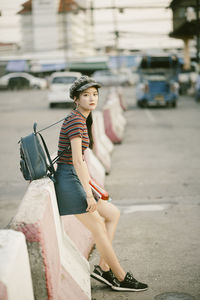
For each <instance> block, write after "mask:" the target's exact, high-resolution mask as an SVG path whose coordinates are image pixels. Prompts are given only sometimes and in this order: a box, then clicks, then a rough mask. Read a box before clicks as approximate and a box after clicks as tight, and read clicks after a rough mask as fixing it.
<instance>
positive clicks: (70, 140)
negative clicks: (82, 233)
mask: <svg viewBox="0 0 200 300" xmlns="http://www.w3.org/2000/svg"><path fill="white" fill-rule="evenodd" d="M99 87H100V85H99V84H98V83H97V82H95V81H94V80H93V79H92V78H89V77H87V76H82V77H80V78H79V79H77V80H76V81H75V82H74V83H73V84H72V86H71V88H70V97H71V98H72V99H73V100H74V102H75V104H76V109H75V110H73V111H72V112H71V114H70V115H68V116H67V117H66V119H65V120H64V122H63V125H62V127H61V131H60V137H59V145H58V154H60V153H61V152H62V151H63V150H64V149H67V150H66V152H65V153H64V154H63V155H62V156H61V157H60V158H59V160H58V167H57V170H56V176H55V179H56V183H55V189H56V195H57V201H58V208H59V212H60V215H61V216H62V215H75V217H76V218H77V219H78V220H79V221H80V222H81V223H83V224H84V225H85V226H86V227H87V228H88V229H89V230H90V231H91V232H92V234H93V237H94V240H95V243H96V247H97V249H98V251H99V253H100V262H99V265H98V266H95V268H94V271H93V272H92V274H91V276H92V277H93V278H95V279H96V280H98V281H100V282H102V283H105V284H107V285H109V286H111V288H112V289H113V290H116V291H143V290H146V289H147V288H148V286H147V284H144V283H141V282H138V281H137V280H136V279H135V278H134V277H133V276H132V274H131V273H129V272H127V273H126V272H125V271H124V269H123V268H122V267H121V265H120V263H119V261H118V259H117V256H116V254H115V252H114V250H113V247H112V240H113V237H114V234H115V230H116V226H117V223H118V220H119V216H120V212H119V210H118V208H117V207H115V206H114V205H113V204H111V203H109V202H107V201H104V200H101V199H99V200H98V201H96V200H95V199H94V196H93V193H92V190H91V187H90V184H89V180H90V177H89V173H88V169H87V165H86V163H85V161H84V158H83V154H84V150H85V149H87V148H88V147H89V146H91V144H92V135H91V125H92V117H91V112H92V111H93V110H94V109H95V108H96V106H97V103H98V88H99ZM88 134H89V136H90V140H89V136H88Z"/></svg>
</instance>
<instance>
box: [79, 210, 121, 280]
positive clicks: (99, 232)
mask: <svg viewBox="0 0 200 300" xmlns="http://www.w3.org/2000/svg"><path fill="white" fill-rule="evenodd" d="M75 217H76V218H77V219H78V220H79V221H80V222H81V223H82V224H84V225H85V226H86V227H87V228H88V229H89V230H90V231H91V232H92V234H93V237H94V240H95V243H96V247H97V249H98V251H99V253H100V255H101V257H102V258H103V259H104V260H105V261H106V262H107V264H108V265H109V266H110V268H111V269H112V271H113V273H114V274H115V276H116V277H117V279H118V280H120V281H122V280H123V279H124V277H125V271H124V270H123V268H122V267H121V265H120V263H119V261H118V259H117V256H116V254H115V252H114V250H113V247H112V244H111V241H110V239H109V237H108V233H107V230H106V227H105V223H104V222H103V220H102V217H101V216H100V215H99V213H98V212H97V211H95V212H93V213H84V214H79V215H75Z"/></svg>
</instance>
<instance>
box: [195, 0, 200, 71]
mask: <svg viewBox="0 0 200 300" xmlns="http://www.w3.org/2000/svg"><path fill="white" fill-rule="evenodd" d="M199 2H200V1H199V0H196V19H197V26H196V30H197V35H196V39H197V41H196V43H197V45H196V59H197V63H198V68H199V67H200V66H199V63H200V59H199V58H200V57H199V51H200V26H199V10H200V3H199ZM199 71H200V70H199Z"/></svg>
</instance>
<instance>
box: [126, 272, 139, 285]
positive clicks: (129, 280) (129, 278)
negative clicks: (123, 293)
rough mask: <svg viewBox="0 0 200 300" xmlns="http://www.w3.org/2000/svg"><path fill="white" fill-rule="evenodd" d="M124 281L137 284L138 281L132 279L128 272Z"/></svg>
mask: <svg viewBox="0 0 200 300" xmlns="http://www.w3.org/2000/svg"><path fill="white" fill-rule="evenodd" d="M126 281H127V282H130V283H131V282H134V283H138V281H137V280H136V279H135V278H134V277H133V274H132V273H130V272H128V273H127V275H126Z"/></svg>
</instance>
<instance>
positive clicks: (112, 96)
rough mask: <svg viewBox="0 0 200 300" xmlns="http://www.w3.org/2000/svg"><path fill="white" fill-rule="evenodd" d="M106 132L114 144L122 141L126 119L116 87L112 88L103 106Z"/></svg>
mask: <svg viewBox="0 0 200 300" xmlns="http://www.w3.org/2000/svg"><path fill="white" fill-rule="evenodd" d="M103 116H104V125H105V132H106V134H107V136H108V137H109V138H110V140H111V141H112V142H113V143H114V144H118V143H121V141H122V139H123V134H124V128H125V125H126V119H125V118H124V116H123V111H122V108H121V106H120V103H119V97H118V95H117V93H116V90H115V89H111V90H110V92H109V94H108V100H107V102H106V104H105V105H104V107H103Z"/></svg>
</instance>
